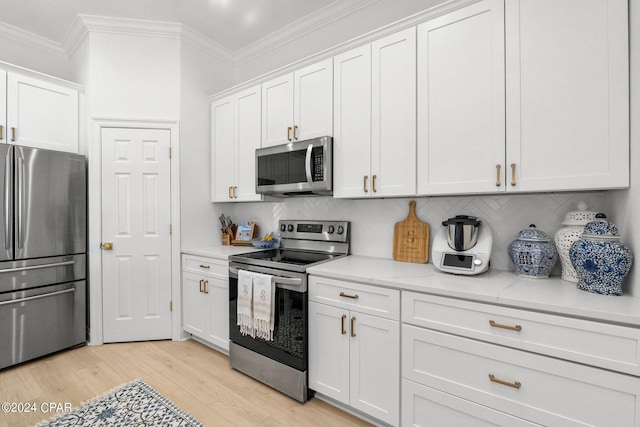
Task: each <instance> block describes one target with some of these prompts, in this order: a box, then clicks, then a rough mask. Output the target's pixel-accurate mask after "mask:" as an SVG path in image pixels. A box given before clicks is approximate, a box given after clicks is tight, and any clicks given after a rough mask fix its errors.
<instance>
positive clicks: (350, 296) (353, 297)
mask: <svg viewBox="0 0 640 427" xmlns="http://www.w3.org/2000/svg"><path fill="white" fill-rule="evenodd" d="M340 296H341V297H345V298H351V299H358V298H359V297H358V294H355V295H349V294H345V293H344V292H340Z"/></svg>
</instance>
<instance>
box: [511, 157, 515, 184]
mask: <svg viewBox="0 0 640 427" xmlns="http://www.w3.org/2000/svg"><path fill="white" fill-rule="evenodd" d="M511 186H512V187H515V186H516V164H515V163H511Z"/></svg>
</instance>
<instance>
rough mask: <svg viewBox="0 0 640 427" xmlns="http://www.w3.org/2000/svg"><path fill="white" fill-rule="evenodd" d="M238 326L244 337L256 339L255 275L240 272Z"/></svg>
mask: <svg viewBox="0 0 640 427" xmlns="http://www.w3.org/2000/svg"><path fill="white" fill-rule="evenodd" d="M236 324H237V325H238V326H240V333H241V334H242V335H251V337H255V334H254V329H253V273H251V272H249V271H246V270H238V309H237V321H236Z"/></svg>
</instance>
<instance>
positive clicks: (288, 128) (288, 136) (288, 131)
mask: <svg viewBox="0 0 640 427" xmlns="http://www.w3.org/2000/svg"><path fill="white" fill-rule="evenodd" d="M287 139H288V140H289V141H291V126H288V127H287Z"/></svg>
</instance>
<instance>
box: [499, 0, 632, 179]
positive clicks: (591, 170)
mask: <svg viewBox="0 0 640 427" xmlns="http://www.w3.org/2000/svg"><path fill="white" fill-rule="evenodd" d="M505 13H506V20H505V22H506V88H507V97H506V102H507V116H506V117H507V160H506V164H507V167H508V171H507V173H508V175H507V177H508V182H507V189H508V190H510V191H539V190H545V191H546V190H577V189H596V188H616V187H627V186H628V185H629V74H628V73H629V63H628V61H629V45H628V4H627V0H562V1H558V0H511V1H507V2H506V9H505ZM512 165H513V166H512ZM512 167H513V170H512ZM512 172H513V176H512Z"/></svg>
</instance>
